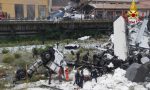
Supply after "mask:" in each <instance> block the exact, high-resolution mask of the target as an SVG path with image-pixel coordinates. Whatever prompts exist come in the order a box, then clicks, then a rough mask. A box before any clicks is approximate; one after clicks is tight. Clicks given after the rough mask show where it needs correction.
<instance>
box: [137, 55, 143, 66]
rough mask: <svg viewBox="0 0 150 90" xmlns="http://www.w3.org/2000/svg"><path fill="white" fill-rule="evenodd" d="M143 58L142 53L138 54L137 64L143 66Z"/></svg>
mask: <svg viewBox="0 0 150 90" xmlns="http://www.w3.org/2000/svg"><path fill="white" fill-rule="evenodd" d="M141 58H142V54H141V53H138V54H137V62H138V63H139V64H142V62H141Z"/></svg>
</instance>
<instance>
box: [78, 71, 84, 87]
mask: <svg viewBox="0 0 150 90" xmlns="http://www.w3.org/2000/svg"><path fill="white" fill-rule="evenodd" d="M83 81H84V74H83V69H82V70H81V76H80V83H79V86H80V87H81V88H83Z"/></svg>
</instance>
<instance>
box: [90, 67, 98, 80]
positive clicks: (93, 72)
mask: <svg viewBox="0 0 150 90" xmlns="http://www.w3.org/2000/svg"><path fill="white" fill-rule="evenodd" d="M97 77H98V73H97V69H96V68H94V66H93V65H92V71H91V78H92V79H93V78H94V79H95V81H96V83H97Z"/></svg>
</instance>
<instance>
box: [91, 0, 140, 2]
mask: <svg viewBox="0 0 150 90" xmlns="http://www.w3.org/2000/svg"><path fill="white" fill-rule="evenodd" d="M92 1H102V2H132V0H92ZM135 2H139V0H135Z"/></svg>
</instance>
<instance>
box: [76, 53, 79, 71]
mask: <svg viewBox="0 0 150 90" xmlns="http://www.w3.org/2000/svg"><path fill="white" fill-rule="evenodd" d="M79 61H80V52H77V53H76V61H75V68H77V66H78V63H79Z"/></svg>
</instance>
